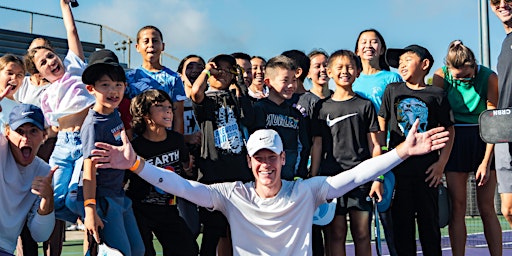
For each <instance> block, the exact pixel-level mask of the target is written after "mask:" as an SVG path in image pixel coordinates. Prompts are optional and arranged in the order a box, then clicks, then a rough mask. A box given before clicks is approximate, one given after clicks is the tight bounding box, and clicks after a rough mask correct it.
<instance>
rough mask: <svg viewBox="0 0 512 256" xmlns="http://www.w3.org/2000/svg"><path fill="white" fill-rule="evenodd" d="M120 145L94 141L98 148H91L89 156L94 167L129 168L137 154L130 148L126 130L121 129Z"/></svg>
mask: <svg viewBox="0 0 512 256" xmlns="http://www.w3.org/2000/svg"><path fill="white" fill-rule="evenodd" d="M121 140H122V141H123V145H122V146H112V145H110V144H107V143H104V142H96V143H95V144H94V145H95V146H96V147H97V148H98V149H93V150H92V151H91V154H92V155H93V157H92V158H91V160H92V162H93V164H94V165H95V166H96V168H114V169H129V168H130V167H132V166H133V164H134V163H135V160H136V159H137V154H136V153H135V151H134V150H133V148H132V145H131V144H130V141H129V140H128V137H127V136H126V132H125V131H124V130H123V131H121Z"/></svg>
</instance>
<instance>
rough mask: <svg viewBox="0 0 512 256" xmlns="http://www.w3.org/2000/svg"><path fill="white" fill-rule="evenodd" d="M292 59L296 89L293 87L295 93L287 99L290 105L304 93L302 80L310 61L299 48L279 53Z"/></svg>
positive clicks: (295, 102)
mask: <svg viewBox="0 0 512 256" xmlns="http://www.w3.org/2000/svg"><path fill="white" fill-rule="evenodd" d="M281 55H284V56H286V57H288V58H290V59H292V60H294V61H295V64H297V73H296V74H295V77H296V78H297V89H295V93H294V94H293V96H292V98H291V99H290V100H287V102H288V103H290V105H294V104H297V101H299V98H300V96H302V95H303V94H304V93H306V92H307V91H306V89H305V88H304V80H305V79H306V77H307V76H308V73H309V68H310V66H311V61H310V59H309V57H308V56H307V55H306V54H305V53H304V52H303V51H299V50H288V51H284V52H283V53H281Z"/></svg>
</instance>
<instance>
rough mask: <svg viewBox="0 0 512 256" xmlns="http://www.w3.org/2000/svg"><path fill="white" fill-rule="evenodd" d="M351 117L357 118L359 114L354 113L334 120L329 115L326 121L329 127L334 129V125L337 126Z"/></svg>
mask: <svg viewBox="0 0 512 256" xmlns="http://www.w3.org/2000/svg"><path fill="white" fill-rule="evenodd" d="M351 116H357V113H352V114H348V115H344V116H340V117H336V118H334V119H330V116H329V114H327V119H326V120H325V121H327V125H328V126H329V127H332V126H333V125H335V124H336V123H337V122H340V121H342V120H345V119H347V118H349V117H351Z"/></svg>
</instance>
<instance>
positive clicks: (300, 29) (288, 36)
mask: <svg viewBox="0 0 512 256" xmlns="http://www.w3.org/2000/svg"><path fill="white" fill-rule="evenodd" d="M78 2H79V4H80V6H79V7H77V8H73V10H72V11H73V14H74V16H75V19H76V20H81V21H87V22H91V23H95V24H102V25H105V26H108V27H110V28H113V29H114V30H116V31H119V32H121V33H123V34H125V35H128V36H131V37H132V38H135V37H136V34H137V31H138V30H139V29H140V28H141V27H143V26H145V25H154V26H156V27H158V28H160V29H161V30H162V32H163V36H164V38H163V40H164V42H165V52H166V53H167V54H169V55H172V56H174V57H175V58H176V59H182V58H183V57H185V56H187V55H188V54H197V55H200V56H202V57H203V58H205V59H206V60H207V59H209V58H211V57H213V56H215V55H217V54H220V53H228V54H230V53H233V52H239V51H241V52H246V53H248V54H249V55H259V56H263V57H265V58H267V59H269V58H271V57H273V56H276V55H279V54H280V53H281V52H283V51H285V50H290V49H298V50H302V51H304V52H305V53H306V54H307V53H309V52H310V51H311V50H314V49H323V50H325V51H326V52H328V53H332V52H334V51H335V50H338V49H349V50H352V51H353V50H354V47H355V41H356V39H357V36H358V34H359V33H360V32H361V31H362V30H365V29H368V28H374V29H377V30H378V31H379V32H381V34H382V35H383V36H384V39H385V41H386V44H387V45H388V48H403V47H405V46H408V45H410V44H419V45H422V46H424V47H426V48H427V49H429V50H430V52H431V53H432V55H433V56H434V59H435V62H434V66H433V70H435V69H437V68H439V67H441V66H442V65H443V62H444V57H445V55H446V52H447V48H448V44H449V43H450V42H451V41H452V40H455V39H461V40H462V41H463V42H464V44H465V45H467V46H468V47H470V48H471V49H472V50H473V51H474V52H475V54H476V56H477V59H478V58H479V56H480V54H479V33H478V31H479V24H478V6H479V2H480V0H428V1H425V0H385V1H383V0H366V1H361V0H332V1H330V0H316V1H305V0H259V1H254V0H251V1H249V0H215V1H214V0H78ZM0 6H5V7H10V8H16V9H21V10H26V11H31V12H40V13H45V14H49V15H55V16H61V12H60V6H59V0H0ZM0 17H3V18H2V22H0V28H3V29H10V30H16V31H22V32H29V27H30V15H29V14H26V13H18V12H14V11H8V10H5V9H1V8H0ZM77 26H78V33H79V36H80V39H81V40H82V41H88V42H96V43H97V42H99V39H100V36H99V34H100V32H99V28H98V27H97V26H92V25H84V24H80V23H78V25H77ZM489 29H490V48H491V58H490V59H491V68H493V69H495V65H496V60H497V57H498V54H499V49H500V47H501V42H502V40H503V39H504V37H505V32H504V29H503V25H502V24H501V23H500V22H499V21H498V19H497V18H496V16H495V15H494V13H493V12H492V11H491V10H490V9H489ZM33 33H36V34H42V35H48V36H55V37H62V38H64V37H65V29H64V25H63V24H62V21H60V20H57V19H52V18H48V17H42V16H37V15H36V16H34V19H33ZM124 39H126V38H124V37H122V36H120V35H119V34H117V33H115V32H113V31H112V30H109V29H104V30H103V43H104V44H105V46H106V48H108V49H111V50H115V48H116V46H115V45H114V42H122V41H123V40H124ZM134 46H135V45H134V44H132V47H131V54H130V64H131V67H132V68H133V67H137V66H140V64H141V62H142V60H141V57H140V55H139V54H138V53H137V52H136V50H135V47H134ZM116 54H117V55H118V56H119V57H120V60H121V61H124V62H128V55H129V54H128V50H126V51H124V52H123V51H122V50H119V51H116ZM176 59H173V58H170V57H164V58H163V59H162V62H163V64H164V65H166V66H168V67H170V68H171V69H174V70H175V69H176V68H177V66H178V63H179V60H176ZM431 74H432V72H431Z"/></svg>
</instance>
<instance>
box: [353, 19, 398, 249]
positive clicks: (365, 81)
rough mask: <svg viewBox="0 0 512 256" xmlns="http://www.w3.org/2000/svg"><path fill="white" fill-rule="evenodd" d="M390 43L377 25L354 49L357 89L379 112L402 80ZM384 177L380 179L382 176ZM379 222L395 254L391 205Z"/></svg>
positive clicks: (380, 190)
mask: <svg viewBox="0 0 512 256" xmlns="http://www.w3.org/2000/svg"><path fill="white" fill-rule="evenodd" d="M386 50H387V46H386V41H384V37H383V36H382V35H381V34H380V33H379V31H377V30H375V29H366V30H363V31H361V32H360V33H359V36H358V37H357V39H356V46H355V49H354V53H355V54H356V55H357V56H359V58H360V59H361V64H362V65H363V69H362V71H361V73H360V74H359V77H357V79H356V81H354V84H353V85H352V88H353V90H354V92H355V93H357V94H359V95H361V96H362V97H364V98H366V99H369V100H370V101H371V102H372V103H373V106H375V110H376V111H377V112H378V111H379V109H380V105H381V104H382V95H383V94H384V90H385V89H386V86H387V85H388V84H390V83H394V82H401V81H402V78H400V75H398V74H397V73H395V72H391V71H389V65H388V64H387V63H386V60H385V58H384V54H385V53H386ZM386 136H387V134H385V133H381V134H379V139H380V145H382V146H384V145H387V143H386V141H387V140H386ZM380 180H381V179H380ZM383 191H384V188H383V186H380V184H379V183H374V184H373V186H372V188H371V189H370V195H374V194H375V193H376V194H377V196H378V197H380V196H381V195H382V193H383ZM379 217H380V222H381V223H382V227H383V228H384V234H385V237H386V244H387V246H388V249H389V254H390V255H391V256H396V255H397V253H396V249H395V241H394V239H393V230H392V226H393V223H392V216H391V211H390V210H389V209H388V211H386V212H381V213H379Z"/></svg>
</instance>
